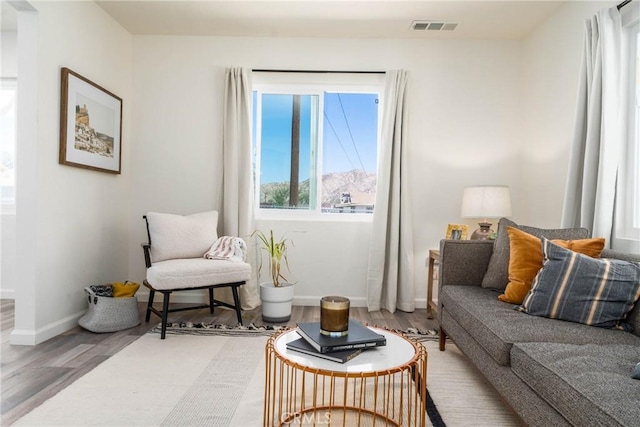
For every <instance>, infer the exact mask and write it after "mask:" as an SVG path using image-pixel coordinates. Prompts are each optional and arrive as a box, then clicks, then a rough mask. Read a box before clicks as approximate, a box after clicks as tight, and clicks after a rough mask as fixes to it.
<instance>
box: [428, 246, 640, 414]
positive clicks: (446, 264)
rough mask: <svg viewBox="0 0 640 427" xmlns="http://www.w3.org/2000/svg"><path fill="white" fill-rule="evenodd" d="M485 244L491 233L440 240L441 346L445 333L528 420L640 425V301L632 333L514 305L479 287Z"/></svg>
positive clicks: (486, 251)
mask: <svg viewBox="0 0 640 427" xmlns="http://www.w3.org/2000/svg"><path fill="white" fill-rule="evenodd" d="M492 252H493V242H491V241H469V240H466V241H465V240H443V241H442V242H441V244H440V281H439V285H438V286H439V294H438V304H439V311H438V317H439V322H440V330H441V334H440V350H441V351H444V350H445V343H446V337H447V336H448V337H450V338H451V339H452V340H453V342H454V343H455V344H456V345H457V346H458V347H459V348H460V350H461V351H462V352H463V353H464V354H465V355H466V356H468V357H469V359H471V361H472V362H473V363H474V364H475V365H476V367H477V368H478V369H479V370H480V371H481V372H482V373H483V374H484V376H485V377H486V378H487V380H488V381H489V382H490V383H491V384H492V385H493V386H494V387H495V389H496V390H497V391H498V392H499V393H500V395H502V397H503V398H504V400H505V401H506V402H507V403H508V404H509V405H510V406H511V407H512V408H513V410H514V411H515V412H516V413H517V414H518V415H519V416H520V417H521V418H522V420H523V421H524V422H525V423H526V424H528V425H531V426H562V425H573V426H640V380H634V379H632V378H631V371H632V370H633V368H634V366H635V365H636V364H637V363H638V362H640V304H636V305H635V307H634V309H633V310H632V312H631V313H630V315H629V316H628V321H629V323H630V324H631V325H632V326H633V327H634V332H633V333H629V332H623V331H619V330H613V329H603V328H597V327H593V326H586V325H582V324H578V323H572V322H566V321H562V320H553V319H547V318H543V317H535V316H531V315H528V314H525V313H521V312H519V311H517V310H515V309H514V305H513V304H508V303H504V302H501V301H498V299H497V296H498V295H499V294H500V293H501V292H500V291H497V290H494V289H486V288H483V287H481V283H482V281H483V277H484V275H485V272H486V271H487V268H488V265H489V261H490V258H491V255H492ZM602 258H618V259H624V260H628V261H635V262H640V256H638V255H630V254H623V253H620V252H614V251H608V250H605V251H604V252H603V253H602Z"/></svg>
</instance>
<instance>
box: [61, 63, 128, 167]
mask: <svg viewBox="0 0 640 427" xmlns="http://www.w3.org/2000/svg"><path fill="white" fill-rule="evenodd" d="M61 77H62V78H61V85H60V86H61V94H60V158H59V163H60V164H62V165H68V166H75V167H79V168H84V169H92V170H97V171H101V172H108V173H113V174H120V169H121V164H122V156H121V152H122V99H121V98H120V97H118V96H116V95H114V94H113V93H111V92H109V91H108V90H106V89H105V88H103V87H101V86H99V85H97V84H95V83H93V82H92V81H90V80H89V79H87V78H85V77H83V76H81V75H80V74H78V73H76V72H74V71H71V70H70V69H68V68H62V75H61Z"/></svg>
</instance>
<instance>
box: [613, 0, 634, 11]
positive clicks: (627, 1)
mask: <svg viewBox="0 0 640 427" xmlns="http://www.w3.org/2000/svg"><path fill="white" fill-rule="evenodd" d="M629 3H631V0H624V1H623V2H622V3H620V4H619V5H617V6H616V7H617V8H618V10H620V9H622V8H623V7H625V6H626V5H628V4H629Z"/></svg>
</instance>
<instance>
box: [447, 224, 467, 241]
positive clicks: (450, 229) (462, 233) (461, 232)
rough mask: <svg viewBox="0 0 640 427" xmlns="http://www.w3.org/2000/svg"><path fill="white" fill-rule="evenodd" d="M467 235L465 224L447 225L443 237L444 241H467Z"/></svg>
mask: <svg viewBox="0 0 640 427" xmlns="http://www.w3.org/2000/svg"><path fill="white" fill-rule="evenodd" d="M468 235H469V226H468V225H467V224H448V225H447V235H446V236H445V239H447V240H467V236H468Z"/></svg>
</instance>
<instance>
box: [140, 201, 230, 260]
mask: <svg viewBox="0 0 640 427" xmlns="http://www.w3.org/2000/svg"><path fill="white" fill-rule="evenodd" d="M146 217H147V224H148V227H149V238H150V239H151V242H150V243H151V260H152V261H153V262H158V261H165V260H168V259H179V258H197V257H202V256H204V254H205V252H207V251H208V250H209V248H211V245H213V243H214V242H215V241H216V239H217V238H218V231H217V227H218V212H216V211H209V212H201V213H196V214H192V215H174V214H167V213H157V212H149V213H147V214H146Z"/></svg>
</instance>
